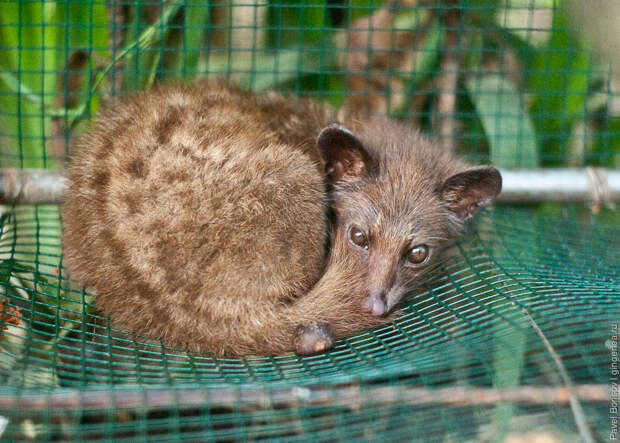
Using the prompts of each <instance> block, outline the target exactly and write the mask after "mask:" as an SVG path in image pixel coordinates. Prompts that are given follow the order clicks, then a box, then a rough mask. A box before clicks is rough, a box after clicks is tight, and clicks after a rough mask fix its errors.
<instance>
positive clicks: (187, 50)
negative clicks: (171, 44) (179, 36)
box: [181, 5, 210, 79]
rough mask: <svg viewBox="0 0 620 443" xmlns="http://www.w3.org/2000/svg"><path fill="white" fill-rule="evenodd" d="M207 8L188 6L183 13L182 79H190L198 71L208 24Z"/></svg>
mask: <svg viewBox="0 0 620 443" xmlns="http://www.w3.org/2000/svg"><path fill="white" fill-rule="evenodd" d="M209 16H210V14H209V6H208V5H206V6H202V5H201V6H196V5H191V6H190V5H188V6H186V7H185V11H184V26H183V47H182V48H181V50H182V54H183V64H182V67H181V69H182V73H183V78H184V79H187V78H191V77H193V76H194V75H196V72H197V70H198V60H199V58H200V50H201V48H202V40H203V38H204V35H205V32H206V30H207V24H208V23H209Z"/></svg>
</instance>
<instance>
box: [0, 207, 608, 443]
mask: <svg viewBox="0 0 620 443" xmlns="http://www.w3.org/2000/svg"><path fill="white" fill-rule="evenodd" d="M1 221H2V237H1V238H0V259H1V260H2V261H1V262H0V281H1V282H2V295H0V297H1V298H0V302H1V311H0V331H1V332H2V334H3V336H2V338H1V339H0V380H1V381H0V384H1V386H0V430H1V429H2V423H6V420H4V421H2V417H4V418H7V419H8V424H6V427H5V429H4V435H2V434H1V433H0V435H2V437H4V438H8V439H9V440H11V439H15V440H20V439H26V440H28V439H34V440H46V439H61V440H72V439H78V440H91V439H108V440H114V441H123V440H126V441H135V440H136V439H138V438H144V437H154V436H156V437H157V439H158V440H166V439H173V440H181V439H187V440H194V441H196V440H209V439H249V440H254V439H270V440H277V439H282V438H286V439H291V440H295V439H308V440H312V441H318V440H349V439H360V438H361V439H368V440H374V439H393V440H406V441H408V440H411V439H422V440H441V441H464V440H471V439H476V440H496V439H502V438H505V437H506V436H507V435H513V434H514V433H517V434H519V433H528V432H529V433H531V432H542V433H544V432H548V433H550V434H549V435H553V436H555V437H557V438H559V439H560V440H559V441H579V436H578V431H577V427H576V424H575V417H574V413H573V411H572V410H571V407H570V406H569V402H568V400H567V397H566V395H564V394H562V395H560V394H561V393H560V394H558V392H559V391H558V389H560V390H561V389H562V388H563V387H565V386H566V380H565V379H563V377H562V374H564V373H565V374H566V375H568V378H569V380H570V383H572V385H573V389H574V390H576V391H573V392H579V393H580V394H579V395H578V396H577V397H578V398H579V403H580V405H581V408H582V409H583V414H584V415H585V417H586V419H587V422H588V425H589V427H590V430H591V431H592V433H593V434H594V436H595V437H596V438H599V439H601V440H602V439H607V438H608V437H609V432H610V422H609V420H610V418H609V413H608V404H609V393H608V390H609V389H610V377H611V372H610V371H611V369H610V368H611V362H612V358H611V352H612V351H613V349H614V346H616V345H615V344H614V342H613V340H612V337H613V336H614V334H615V335H617V332H618V331H617V328H618V322H619V321H620V278H619V277H620V266H618V265H619V263H620V227H613V226H604V225H600V224H597V225H587V224H579V223H575V222H573V221H571V220H570V219H568V218H566V219H564V218H557V217H543V216H539V215H536V214H535V213H534V212H530V211H528V210H525V209H524V210H518V209H506V208H499V209H496V210H494V211H484V212H483V213H482V214H481V215H480V217H478V220H477V221H476V222H475V224H473V225H472V226H471V227H470V228H469V232H468V233H467V235H466V237H465V238H464V239H463V240H462V241H461V242H459V243H458V244H457V245H456V246H455V248H454V251H453V254H452V255H451V257H450V258H449V259H448V260H447V261H446V263H445V266H444V269H443V270H442V274H441V275H440V276H439V277H438V278H437V279H436V280H435V281H434V282H432V283H431V284H429V285H427V286H425V287H423V288H421V290H420V292H419V293H418V294H416V295H415V296H413V297H412V298H411V299H410V300H409V301H408V302H407V303H406V305H405V306H404V308H403V310H402V312H403V314H402V316H401V317H400V318H399V319H398V320H397V321H396V322H394V323H393V324H391V325H388V326H386V327H382V328H378V329H374V330H372V331H366V332H363V333H360V334H358V335H356V336H354V337H350V338H349V339H346V340H342V341H340V342H338V343H337V344H336V346H335V347H334V348H333V349H332V350H330V351H329V352H327V353H325V354H322V355H318V356H313V357H305V358H301V357H298V356H296V355H294V354H288V355H283V356H276V357H264V358H250V359H213V358H209V357H201V356H196V355H190V354H188V353H185V352H182V351H180V350H174V349H167V348H163V347H162V346H160V345H159V344H157V343H152V342H148V340H145V339H143V338H141V337H133V336H131V335H129V334H126V333H124V332H123V331H116V330H113V329H111V328H110V326H109V323H108V321H107V319H106V318H104V317H102V316H100V315H98V313H97V310H96V306H94V305H93V304H91V301H92V300H91V297H90V295H89V294H88V292H85V291H83V290H82V289H81V288H77V287H75V286H74V285H72V284H71V282H70V281H68V280H67V279H66V277H65V275H64V273H63V269H62V264H61V259H60V249H59V248H60V246H59V243H60V236H59V233H60V230H59V229H60V228H59V223H58V212H57V209H56V208H55V207H39V208H37V209H34V208H31V207H20V208H17V209H14V210H9V211H7V212H5V214H4V215H3V216H2V219H1ZM59 265H60V266H59ZM543 337H544V338H543ZM545 340H546V341H548V344H546V343H545ZM558 361H559V363H558ZM545 389H547V391H545ZM554 389H555V391H554ZM601 389H602V390H603V394H602V395H601ZM528 390H529V391H528ZM531 390H533V391H535V392H533V394H532V395H531V396H530V397H528V392H530V391H531ZM494 396H495V397H494ZM498 396H499V397H498Z"/></svg>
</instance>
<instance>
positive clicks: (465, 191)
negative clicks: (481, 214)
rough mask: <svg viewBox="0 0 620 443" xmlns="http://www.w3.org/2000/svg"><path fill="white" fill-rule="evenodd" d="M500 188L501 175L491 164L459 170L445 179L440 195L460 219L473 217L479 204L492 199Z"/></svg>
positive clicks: (484, 203) (481, 204)
mask: <svg viewBox="0 0 620 443" xmlns="http://www.w3.org/2000/svg"><path fill="white" fill-rule="evenodd" d="M501 190H502V176H501V175H500V173H499V171H498V170H497V169H495V168H494V167H492V166H483V167H480V168H474V169H470V170H468V171H465V172H460V173H458V174H455V175H453V176H452V177H450V178H449V179H447V180H446V181H445V182H444V184H443V185H442V187H441V191H440V192H441V197H442V198H443V200H444V201H445V202H447V203H448V205H450V208H451V209H452V210H453V211H454V212H456V214H457V215H458V216H459V217H460V218H461V219H462V220H467V219H468V218H471V217H473V215H474V214H475V213H476V210H477V209H478V207H479V206H483V205H486V204H487V203H489V202H490V201H492V200H493V199H494V198H495V197H497V195H498V194H499V193H500V191H501Z"/></svg>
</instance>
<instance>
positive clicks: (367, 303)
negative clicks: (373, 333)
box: [362, 293, 387, 317]
mask: <svg viewBox="0 0 620 443" xmlns="http://www.w3.org/2000/svg"><path fill="white" fill-rule="evenodd" d="M362 306H363V308H364V309H365V310H366V311H368V312H370V313H371V314H372V315H374V316H377V317H381V316H382V315H384V314H385V313H386V312H387V304H386V303H385V296H384V295H383V294H372V293H371V294H368V296H367V297H366V298H365V299H364V301H363V302H362Z"/></svg>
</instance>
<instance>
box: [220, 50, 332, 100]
mask: <svg viewBox="0 0 620 443" xmlns="http://www.w3.org/2000/svg"><path fill="white" fill-rule="evenodd" d="M327 63H328V62H327V61H326V60H321V57H320V56H319V54H313V55H308V54H307V53H305V52H304V51H302V50H301V49H297V50H295V49H291V50H286V49H285V50H281V51H278V52H276V53H275V54H274V55H272V56H266V57H261V58H259V59H257V60H256V64H255V65H254V69H252V70H251V71H252V72H251V74H246V75H245V76H244V77H242V78H241V80H240V81H239V84H240V85H242V86H245V87H251V88H252V89H254V90H255V91H265V90H267V89H274V88H276V86H277V85H279V84H282V83H285V82H287V81H290V80H293V79H295V78H298V77H300V76H301V75H303V73H304V72H316V71H317V70H318V69H319V68H320V67H321V66H325V65H326V64H327ZM213 69H214V70H215V71H216V72H217V69H218V68H217V67H214V68H213ZM219 69H220V70H221V72H226V71H225V69H226V68H225V67H224V66H220V67H219Z"/></svg>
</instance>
